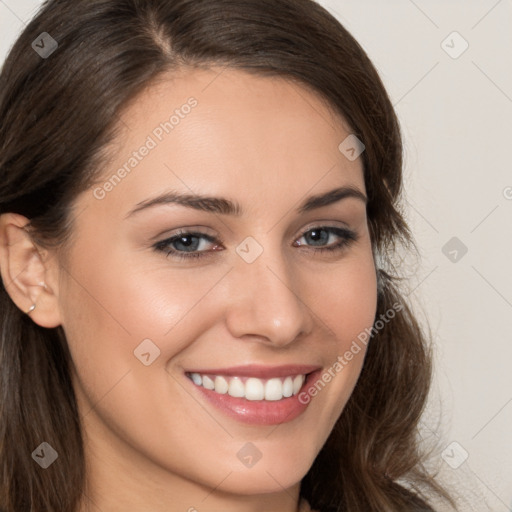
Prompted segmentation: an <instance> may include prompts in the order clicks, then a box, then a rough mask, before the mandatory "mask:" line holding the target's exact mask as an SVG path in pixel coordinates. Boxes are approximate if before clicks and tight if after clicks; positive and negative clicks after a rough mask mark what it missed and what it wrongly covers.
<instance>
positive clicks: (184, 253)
mask: <svg viewBox="0 0 512 512" xmlns="http://www.w3.org/2000/svg"><path fill="white" fill-rule="evenodd" d="M205 241H206V243H205ZM215 242H217V241H216V240H215V238H213V237H211V236H210V235H207V234H205V233H198V232H187V231H183V232H181V233H178V234H177V235H175V236H173V237H171V238H168V239H166V240H162V241H161V242H157V243H156V244H155V245H154V248H155V250H157V251H160V252H165V253H167V256H172V257H176V258H178V259H187V258H200V257H205V256H208V255H210V254H211V252H210V251H208V250H207V249H205V245H206V246H207V245H208V243H215ZM215 247H218V245H215ZM214 250H215V248H214Z"/></svg>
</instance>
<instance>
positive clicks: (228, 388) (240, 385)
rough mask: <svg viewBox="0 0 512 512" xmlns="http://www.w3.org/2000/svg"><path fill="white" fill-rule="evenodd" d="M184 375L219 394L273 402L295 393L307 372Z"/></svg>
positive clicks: (301, 384)
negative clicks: (265, 375)
mask: <svg viewBox="0 0 512 512" xmlns="http://www.w3.org/2000/svg"><path fill="white" fill-rule="evenodd" d="M186 375H187V377H189V379H190V380H192V382H193V383H194V384H195V385H196V386H199V387H203V388H204V389H208V390H211V391H214V392H215V393H218V394H220V395H225V394H228V395H229V396H231V397H233V398H245V399H246V400H266V401H272V402H274V401H278V400H282V399H283V398H289V397H291V396H295V395H297V394H298V392H299V391H300V389H301V388H302V386H303V384H304V382H306V378H307V376H308V375H309V374H299V375H288V376H286V377H273V378H270V379H259V378H257V377H244V376H241V375H240V376H234V377H230V376H228V375H213V374H201V373H188V372H187V373H186Z"/></svg>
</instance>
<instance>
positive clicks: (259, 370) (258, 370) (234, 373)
mask: <svg viewBox="0 0 512 512" xmlns="http://www.w3.org/2000/svg"><path fill="white" fill-rule="evenodd" d="M320 368H321V366H317V365H310V364H286V365H282V366H263V365H256V364H250V365H245V366H231V367H229V368H208V369H204V368H203V369H192V370H187V373H200V374H203V375H226V376H229V377H238V376H239V377H256V378H260V379H269V378H272V377H287V376H289V375H306V374H308V373H311V372H314V371H315V370H319V369H320Z"/></svg>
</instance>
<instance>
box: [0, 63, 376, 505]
mask: <svg viewBox="0 0 512 512" xmlns="http://www.w3.org/2000/svg"><path fill="white" fill-rule="evenodd" d="M219 72H220V69H218V68H217V69H216V68H213V69H212V70H187V71H186V72H183V73H182V74H180V75H179V76H177V77H175V78H173V79H168V80H161V81H160V82H159V83H158V84H156V85H155V86H153V87H151V88H150V89H148V90H146V91H145V92H144V93H143V94H141V95H140V96H139V97H138V98H137V99H136V101H134V102H133V103H132V104H131V105H130V106H129V108H128V109H127V110H126V111H125V112H124V114H123V116H122V119H123V122H124V123H126V127H125V128H124V129H123V130H122V131H121V132H120V135H119V138H118V141H117V143H118V144H117V146H116V148H115V156H114V158H113V159H112V161H111V162H109V163H108V168H106V169H105V171H104V173H103V176H102V179H101V180H99V181H98V183H97V184H96V185H95V186H94V187H92V188H91V189H89V190H87V191H85V192H84V193H82V194H81V195H80V196H79V197H78V198H77V200H76V203H75V206H76V208H75V209H74V218H75V223H74V231H73V243H72V244H70V246H69V248H68V249H67V250H66V251H65V252H53V251H49V250H44V249H42V248H40V247H38V246H37V245H35V244H34V243H33V242H32V240H31V239H30V237H29V236H28V234H27V233H26V231H25V230H24V229H23V226H24V225H25V224H26V223H27V219H26V218H24V217H22V216H20V215H15V214H4V215H2V216H1V217H0V242H1V243H0V265H1V267H0V268H1V273H2V278H3V280H4V283H8V285H7V288H8V292H9V294H10V295H11V297H12V299H13V301H14V302H15V303H16V305H17V306H18V307H19V308H20V309H22V310H23V311H25V312H26V311H27V310H28V309H29V307H30V306H31V304H34V303H35V304H36V309H35V310H34V311H33V312H31V314H30V316H31V318H32V320H33V321H34V322H36V323H37V324H39V325H40V326H43V327H55V326H58V325H62V326H63V328H64V331H65V333H66V337H67V340H68V343H69V347H70V351H71V354H72V358H73V363H74V367H73V369H72V370H73V382H74V389H75V392H76V396H77V401H78V405H79V410H80V414H81V420H82V422H83V426H84V431H85V439H84V442H85V450H86V462H87V467H88V476H87V490H86V495H85V496H84V502H83V506H82V509H81V512H89V511H90V512H96V511H102V512H118V511H119V512H121V511H123V512H124V511H126V510H136V511H137V512H164V511H165V512H187V511H188V512H193V511H198V512H217V511H222V512H235V511H236V512H262V511H265V512H295V511H296V510H297V509H298V503H299V486H300V481H301V479H302V478H303V477H304V475H305V474H306V473H307V471H308V470H309V468H310V467H311V465H312V463H313V461H314V459H315V457H316V456H317V454H318V452H319V451H320V449H321V447H322V446H323V444H324V443H325V441H326V439H327V437H328V436H329V434H330V432H331V430H332V428H333V426H334V424H335V422H336V420H337V419H338V417H339V416H340V414H341V413H342V410H343V407H344V406H345V404H346V402H347V400H348V398H349V396H350V394H351V392H352V390H353V388H354V386H355V383H356V381H357V378H358V376H359V374H360V371H361V366H362V363H363V359H364V355H365V350H361V351H360V352H359V353H357V354H356V355H354V357H353V359H352V360H351V361H350V364H348V365H347V366H346V367H344V368H343V370H342V371H340V372H338V373H337V374H336V376H335V377H334V378H332V380H330V382H329V383H328V384H327V385H326V386H325V388H324V389H322V390H321V391H320V392H319V393H318V394H317V395H316V396H315V397H314V398H313V399H312V400H311V402H310V403H309V405H308V407H307V409H306V410H305V411H304V412H303V413H302V414H301V415H300V416H298V417H296V418H295V419H293V420H292V421H286V422H284V423H281V424H280V425H270V426H269V425H264V426H261V425H249V424H245V423H242V422H240V421H238V420H237V419H236V418H232V417H229V416H227V415H226V414H225V413H224V412H223V411H220V410H219V409H218V408H216V407H214V406H213V405H211V404H210V403H208V402H207V401H205V400H203V399H202V397H201V396H200V395H199V394H198V393H197V390H196V389H195V388H194V386H195V385H194V384H193V383H192V382H191V380H190V379H189V378H188V377H187V376H186V375H185V371H186V370H187V369H190V368H219V367H228V366H238V365H246V364H260V365H269V366H278V365H284V364H290V363H301V364H314V365H317V366H319V367H322V368H323V369H325V370H326V369H328V368H330V367H332V365H333V363H334V362H335V361H336V358H337V357H338V356H339V355H342V354H344V353H345V351H346V350H348V349H349V347H350V345H351V343H352V342H353V340H354V339H356V337H357V335H358V334H359V333H361V332H362V331H363V330H364V329H365V328H370V327H371V326H372V324H373V321H374V317H375V313H376V300H377V295H376V274H375V267H374V261H373V255H372V249H371V242H370V236H369V232H368V226H367V217H366V207H365V203H364V201H362V200H361V199H359V198H357V197H346V198H344V199H341V200H338V201H336V202H334V203H332V204H329V205H326V206H322V207H319V208H315V209H313V210H310V211H307V212H302V213H301V212H299V211H298V208H299V206H300V205H301V204H302V203H304V202H305V201H306V199H307V198H309V197H310V196H316V195H320V194H324V193H326V192H328V191H331V190H333V189H336V188H339V187H344V186H351V187H353V188H356V189H358V190H359V191H360V192H361V193H363V194H365V193H366V191H365V186H364V178H363V168H362V162H361V158H357V159H356V160H354V161H350V160H349V159H347V158H346V157H345V156H344V155H343V154H342V153H341V152H340V151H339V149H338V146H339V144H340V143H341V142H342V141H343V140H344V139H345V138H346V137H347V136H348V135H349V134H350V129H349V127H348V126H347V125H346V124H345V123H344V122H343V120H342V119H341V118H339V117H337V116H335V115H334V114H333V113H332V112H331V111H330V110H329V109H328V108H327V106H326V105H325V103H324V102H323V101H322V100H321V99H320V98H319V97H318V96H317V95H315V94H313V93H312V92H310V91H308V90H307V89H305V88H303V87H300V86H299V85H297V84H292V83H290V82H288V81H286V80H284V79H282V78H269V77H257V76H255V75H250V74H247V73H244V72H242V71H236V70H230V69H228V70H224V71H223V72H222V73H221V74H220V75H219ZM208 84H209V85H208ZM191 97H194V98H195V99H196V100H197V105H196V106H195V107H194V108H192V109H191V110H190V112H189V113H188V114H186V115H183V116H182V117H180V119H179V122H178V123H177V124H176V126H174V128H173V129H172V131H170V132H169V133H164V134H163V135H162V140H158V138H157V137H156V135H155V131H154V130H155V128H156V127H158V126H160V123H162V122H163V121H165V120H168V119H169V116H170V114H171V113H172V112H173V111H174V110H175V109H177V108H180V107H181V106H182V105H184V104H186V103H187V100H188V99H189V98H191ZM185 110H186V111H188V109H184V110H182V111H181V112H182V114H183V112H184V111H185ZM123 126H124V125H123ZM156 133H159V132H156ZM150 135H151V136H152V138H153V139H154V141H155V142H156V143H157V144H156V147H154V148H152V149H151V150H150V151H149V152H148V154H147V155H146V156H144V157H143V158H141V159H140V161H138V163H137V165H136V166H135V167H134V168H133V169H132V170H131V171H130V172H129V173H120V174H121V175H123V174H125V175H124V177H123V178H122V179H121V180H117V181H116V182H115V186H114V185H113V186H108V185H107V186H104V185H105V183H107V182H108V180H109V179H110V178H111V177H112V175H113V174H115V173H116V172H117V171H118V169H120V168H122V167H123V165H125V163H126V162H127V161H128V159H129V158H130V156H131V155H132V154H133V152H134V151H136V150H138V149H139V148H140V147H141V146H142V145H144V144H145V142H147V140H148V136H150ZM118 176H119V173H118ZM98 187H99V188H100V190H99V191H98ZM107 189H108V190H107ZM170 190H173V191H176V192H179V193H188V194H201V195H208V196H219V197H223V198H226V199H229V200H231V201H233V202H237V203H238V204H239V205H240V207H241V209H242V213H241V214H240V215H239V216H235V215H228V214H221V213H211V212H206V211H199V210H196V209H192V208H190V207H186V206H183V205H178V204H161V205H158V206H153V207H151V208H147V209H144V210H142V211H139V212H137V213H134V214H132V215H129V213H130V211H132V210H133V209H134V208H136V206H137V205H138V204H140V203H141V202H143V201H146V200H148V199H151V198H154V197H156V196H158V195H160V194H162V193H163V192H167V191H170ZM322 227H324V229H327V228H342V229H349V230H350V231H352V232H354V233H355V234H356V235H357V239H356V240H353V241H349V243H347V244H346V245H345V246H343V247H341V248H338V249H336V250H333V251H330V252H329V251H323V252H321V251H319V250H318V248H319V247H323V248H326V247H329V246H331V247H332V246H335V245H336V244H338V242H340V241H342V240H343V237H342V236H340V235H339V234H337V232H334V231H329V230H327V231H320V232H319V231H318V229H319V228H322ZM313 228H317V232H316V234H317V236H318V235H320V236H318V238H319V239H320V240H318V238H317V239H315V237H314V236H312V234H311V230H313ZM180 229H181V230H182V231H184V232H186V231H187V230H188V231H193V232H196V233H197V232H200V233H202V234H203V233H204V234H205V235H206V238H205V237H202V236H201V237H199V238H198V239H196V240H192V241H193V242H195V243H196V247H197V249H195V252H196V253H198V252H202V253H203V256H202V257H199V258H189V259H188V260H187V259H179V258H178V257H177V256H175V255H173V254H170V255H168V254H167V253H166V252H163V251H157V250H156V249H155V247H154V245H155V243H157V242H162V241H164V240H167V239H169V238H171V237H173V236H175V235H176V233H177V232H179V230H180ZM313 231H314V230H313ZM208 237H211V238H212V239H215V241H214V242H211V241H210V239H209V238H208ZM247 237H252V239H254V240H255V241H256V242H257V244H258V245H259V246H260V247H261V248H262V249H263V252H262V253H261V254H260V255H259V256H258V257H257V258H256V259H255V260H254V261H253V262H251V263H248V262H247V261H246V260H244V258H243V257H242V256H241V254H242V253H240V252H237V251H236V249H237V247H239V246H240V244H241V243H242V242H243V241H244V240H245V239H246V238H247ZM252 239H251V243H253V242H252ZM188 241H189V242H190V239H188ZM192 245H193V244H192ZM189 246H190V244H189ZM242 247H245V248H246V251H247V250H248V251H249V252H250V251H254V250H256V249H255V247H256V248H257V246H256V245H254V246H252V245H251V246H244V245H242ZM168 248H169V250H172V249H174V251H176V252H179V253H181V254H183V253H185V252H186V250H187V248H186V247H184V244H180V243H177V242H175V243H173V244H172V245H168ZM189 250H190V249H189ZM43 282H44V283H45V284H46V287H43V286H42V283H43ZM146 339H149V340H151V342H152V343H153V344H154V345H155V346H156V347H158V350H159V351H160V353H159V356H158V357H157V358H156V359H155V360H154V361H153V362H152V363H151V364H149V365H147V366H146V365H145V364H142V363H141V361H140V360H139V358H137V357H135V355H134V350H136V349H137V347H138V346H139V345H140V344H141V342H142V341H143V340H146ZM247 442H251V443H252V444H253V445H255V446H256V447H257V449H258V450H259V451H260V452H261V455H262V456H261V459H260V460H259V461H258V462H257V464H255V465H254V466H253V467H251V468H248V467H246V466H244V464H242V463H241V461H240V459H239V458H238V457H237V453H238V452H239V450H240V449H241V448H242V447H243V446H244V445H245V444H246V443H247ZM327 476H328V475H327Z"/></svg>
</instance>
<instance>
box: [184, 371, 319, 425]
mask: <svg viewBox="0 0 512 512" xmlns="http://www.w3.org/2000/svg"><path fill="white" fill-rule="evenodd" d="M319 375H320V370H317V371H315V372H313V373H311V374H309V375H308V376H307V378H306V380H305V382H304V384H303V385H302V387H301V388H300V390H299V392H298V393H297V394H296V395H293V396H290V397H288V398H282V399H281V400H247V399H246V398H236V397H232V396H230V395H228V394H227V393H226V394H224V395H223V394H220V393H217V392H215V391H213V390H211V389H206V388H204V387H203V386H197V385H196V384H194V383H193V382H192V380H191V379H189V378H188V377H185V378H186V379H187V380H188V381H189V382H190V384H191V385H192V386H193V387H194V388H195V389H196V390H197V392H199V393H200V394H201V396H202V397H204V398H205V399H206V400H207V401H208V402H209V403H211V404H212V405H214V406H215V407H217V409H219V410H220V411H222V412H223V413H224V414H227V415H228V416H230V417H232V418H235V419H236V420H238V421H241V422H242V423H248V424H251V425H277V424H279V423H287V422H289V421H292V420H294V419H295V418H297V417H298V416H300V415H301V414H302V413H303V412H304V411H305V410H306V409H307V407H308V405H309V403H310V401H311V400H312V397H311V396H309V395H308V396H307V403H302V402H301V401H300V400H299V396H300V395H301V393H302V396H304V391H305V389H306V388H307V386H308V385H309V382H312V381H314V379H316V378H317V377H318V376H319Z"/></svg>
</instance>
